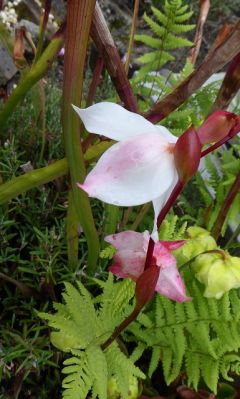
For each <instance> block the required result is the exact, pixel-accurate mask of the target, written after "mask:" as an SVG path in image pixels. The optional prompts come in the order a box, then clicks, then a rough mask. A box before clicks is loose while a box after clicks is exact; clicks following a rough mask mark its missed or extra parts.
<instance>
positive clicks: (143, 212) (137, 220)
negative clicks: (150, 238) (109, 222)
mask: <svg viewBox="0 0 240 399" xmlns="http://www.w3.org/2000/svg"><path fill="white" fill-rule="evenodd" d="M150 206H151V204H150V202H148V203H147V204H144V205H143V206H142V207H141V209H140V211H139V213H138V214H137V216H136V218H135V220H134V222H133V224H132V226H131V230H136V229H137V228H138V226H139V224H140V223H141V221H142V220H143V218H144V216H145V215H146V213H147V212H148V210H149V208H150Z"/></svg>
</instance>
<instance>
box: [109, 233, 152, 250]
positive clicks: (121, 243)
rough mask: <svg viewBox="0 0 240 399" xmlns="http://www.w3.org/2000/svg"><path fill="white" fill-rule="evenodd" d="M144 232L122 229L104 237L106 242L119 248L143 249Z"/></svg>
mask: <svg viewBox="0 0 240 399" xmlns="http://www.w3.org/2000/svg"><path fill="white" fill-rule="evenodd" d="M143 239H144V237H143V234H142V233H137V232H136V231H131V230H129V231H122V232H121V233H117V234H112V235H109V236H107V237H105V238H104V240H105V241H106V242H108V243H109V244H111V245H112V246H113V247H114V248H116V249H118V250H120V251H121V250H124V249H131V250H132V251H142V250H143Z"/></svg>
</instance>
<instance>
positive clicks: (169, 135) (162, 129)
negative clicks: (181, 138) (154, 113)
mask: <svg viewBox="0 0 240 399" xmlns="http://www.w3.org/2000/svg"><path fill="white" fill-rule="evenodd" d="M155 126H156V128H157V129H158V130H159V133H160V134H161V135H162V136H163V137H164V138H165V139H166V140H167V141H168V142H169V143H172V144H175V143H176V142H177V139H178V138H177V137H176V136H174V135H173V134H172V133H171V132H169V130H168V129H167V128H166V127H165V126H161V125H155Z"/></svg>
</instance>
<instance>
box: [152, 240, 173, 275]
mask: <svg viewBox="0 0 240 399" xmlns="http://www.w3.org/2000/svg"><path fill="white" fill-rule="evenodd" d="M153 256H154V257H155V259H156V264H157V265H158V266H160V267H161V268H165V267H166V268H169V267H171V266H176V259H175V257H174V256H173V255H172V254H171V252H170V251H169V250H168V249H167V248H166V247H165V246H164V245H162V243H161V242H160V241H158V242H156V243H155V246H154V251H153Z"/></svg>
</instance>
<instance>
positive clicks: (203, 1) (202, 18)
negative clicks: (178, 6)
mask: <svg viewBox="0 0 240 399" xmlns="http://www.w3.org/2000/svg"><path fill="white" fill-rule="evenodd" d="M199 3H200V12H199V17H198V22H197V27H196V33H195V37H194V45H193V48H192V50H191V54H190V56H189V61H190V62H191V63H192V64H193V65H194V64H195V63H196V60H197V57H198V54H199V50H200V47H201V43H202V36H203V27H204V24H205V22H206V19H207V16H208V12H209V8H210V0H199Z"/></svg>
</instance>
